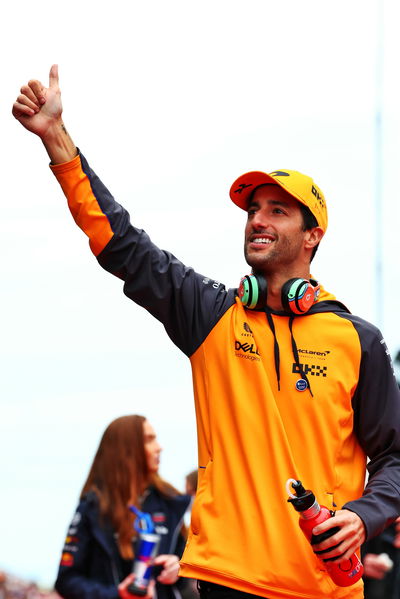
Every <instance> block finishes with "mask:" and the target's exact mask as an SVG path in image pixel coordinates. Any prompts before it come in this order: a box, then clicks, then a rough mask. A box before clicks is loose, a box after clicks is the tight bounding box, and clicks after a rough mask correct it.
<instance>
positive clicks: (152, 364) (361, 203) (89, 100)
mask: <svg viewBox="0 0 400 599" xmlns="http://www.w3.org/2000/svg"><path fill="white" fill-rule="evenodd" d="M399 12H400V8H399V5H398V2H396V0H353V1H352V2H348V1H344V0H336V2H327V1H326V0H304V1H303V2H299V1H298V0H282V1H281V2H272V1H271V0H246V2H243V1H239V0H203V1H202V2H201V3H200V2H194V1H192V0H169V1H166V0H149V1H148V2H138V1H137V0H130V1H129V2H128V1H123V0H114V1H113V2H112V3H110V2H104V1H102V0H98V1H96V2H94V0H87V1H86V2H78V1H76V0H70V1H69V2H68V3H55V2H50V0H44V1H42V2H41V3H40V5H37V4H36V5H34V3H28V2H27V1H26V0H22V1H21V2H20V3H14V4H10V3H9V4H8V5H7V7H6V9H5V11H4V14H3V17H2V35H1V36H0V49H1V55H2V57H3V61H2V94H1V97H2V99H1V111H0V127H1V129H0V130H1V135H2V144H1V150H0V151H1V165H2V173H3V174H2V187H3V194H2V196H3V202H2V205H3V208H2V218H1V221H0V229H1V234H0V244H1V245H0V256H1V277H0V286H1V305H2V309H1V313H0V318H1V322H0V326H1V328H0V330H1V345H0V351H1V362H0V363H1V377H0V397H1V399H0V401H1V420H0V463H1V483H2V484H1V494H0V508H1V509H0V570H3V571H6V572H9V573H11V574H13V575H15V576H17V577H21V578H22V579H26V580H29V581H34V582H36V583H37V584H38V585H39V586H41V587H48V588H51V586H52V584H53V581H54V578H55V575H56V571H57V566H58V561H59V557H60V552H61V548H62V546H63V539H64V535H65V533H66V530H67V526H68V523H69V520H70V518H71V517H72V515H73V512H74V510H75V506H76V503H77V500H78V496H79V493H80V490H81V487H82V485H83V482H84V479H85V477H86V475H87V471H88V468H89V465H90V463H91V461H92V458H93V455H94V451H95V449H96V447H97V444H98V442H99V439H100V436H101V434H102V432H103V430H104V428H105V426H106V425H107V424H108V423H109V421H110V420H112V419H113V418H116V417H117V416H120V415H123V414H128V413H139V414H143V415H145V416H146V417H147V418H148V419H149V421H150V422H151V424H152V425H153V426H154V428H155V429H156V431H157V433H158V436H159V440H160V442H161V444H162V446H163V447H164V452H163V455H162V464H161V474H162V475H163V476H164V477H165V478H166V479H167V480H169V481H171V482H172V483H173V484H175V486H177V487H178V488H180V489H182V490H183V488H184V477H185V475H186V474H187V473H188V472H189V471H191V470H192V469H193V468H195V467H196V466H197V453H196V438H195V435H196V432H195V422H194V410H193V403H192V389H191V373H190V368H189V362H188V360H187V359H186V358H185V356H184V355H183V354H181V352H180V351H179V350H178V349H176V348H175V347H174V346H173V345H172V344H171V342H170V341H169V339H168V337H167V336H166V334H165V333H164V331H163V329H162V327H161V325H160V324H159V323H158V322H156V321H154V320H153V319H152V318H151V317H150V316H149V315H148V314H147V313H146V312H145V311H144V310H142V309H141V308H139V307H137V306H135V305H134V304H133V303H132V302H130V301H129V300H128V299H127V298H126V297H125V296H124V295H123V294H122V284H121V282H120V281H119V280H117V279H114V278H113V277H112V276H110V275H108V274H106V273H105V272H103V271H102V270H101V268H100V267H99V266H98V265H97V263H96V260H95V259H94V257H93V256H92V255H91V253H90V251H89V248H88V243H87V240H86V238H85V236H84V235H83V234H82V233H81V231H80V230H78V229H77V228H76V226H75V224H74V223H73V221H72V218H71V216H70V214H69V211H68V209H67V207H66V203H65V200H64V196H63V194H62V192H61V190H60V189H59V187H58V184H57V182H56V180H55V179H54V177H53V175H52V174H51V172H50V169H49V168H48V159H47V155H46V153H45V151H44V149H43V148H42V146H41V143H40V141H39V140H38V139H37V138H35V137H34V136H32V135H31V134H29V133H28V132H26V131H25V130H24V129H23V128H22V127H21V126H20V125H19V124H18V123H17V122H16V121H15V120H14V119H13V118H12V116H11V106H12V103H13V101H14V100H15V98H16V96H17V95H18V93H19V88H20V87H21V85H22V84H24V83H26V82H27V81H28V80H29V79H31V78H38V79H41V80H42V81H43V82H44V83H45V84H46V85H47V83H48V72H49V69H50V66H51V64H52V63H58V64H59V72H60V84H61V89H62V93H63V104H64V120H65V124H66V127H67V129H68V130H69V132H70V134H71V136H72V137H73V139H74V141H75V143H76V144H77V145H78V146H79V147H80V149H81V150H82V152H83V153H84V154H85V156H86V157H87V158H88V160H89V162H90V164H91V166H92V168H94V170H95V171H96V172H97V173H98V174H99V175H100V177H101V178H102V180H103V181H104V183H105V184H106V185H107V186H108V187H109V188H110V190H111V191H112V193H113V194H114V196H115V197H116V198H117V200H118V201H119V202H120V203H122V204H123V205H124V206H125V207H126V208H127V209H128V210H129V212H130V214H131V217H132V220H133V221H134V223H135V224H137V225H138V226H139V227H141V228H144V229H145V230H146V231H147V232H148V233H149V234H150V235H151V237H152V239H153V240H154V241H155V242H156V243H157V244H158V245H159V246H160V247H163V248H165V249H168V250H170V251H172V252H173V253H174V254H175V255H176V256H178V257H179V258H180V259H181V260H182V261H183V262H185V263H186V264H188V265H191V266H193V267H194V268H195V269H196V270H197V271H199V272H200V273H202V274H204V275H207V276H210V277H212V278H215V279H218V280H220V281H222V282H223V283H224V284H225V285H227V286H229V287H232V286H234V287H235V286H237V284H238V281H239V279H240V277H241V276H242V275H243V274H245V273H246V272H247V271H248V269H247V266H246V264H245V261H244V259H243V229H244V222H245V215H244V213H243V212H242V211H241V210H239V209H237V208H236V207H235V206H234V205H233V204H231V202H230V201H229V196H228V191H229V188H230V185H231V183H232V182H233V181H234V179H235V178H236V177H237V176H238V175H240V174H242V173H244V172H246V171H248V170H265V171H267V172H268V171H272V170H275V169H282V168H289V169H295V170H300V171H302V172H304V173H306V174H309V175H311V176H312V177H313V178H314V179H315V181H316V182H317V184H318V185H319V186H320V187H321V188H322V190H323V191H324V193H325V196H326V198H327V202H328V210H329V219H330V222H329V227H328V232H327V234H326V237H325V239H324V241H323V243H322V244H321V247H320V249H319V251H318V253H317V256H316V258H315V260H314V262H313V275H314V276H315V277H316V278H317V279H319V281H320V282H321V283H322V284H323V285H324V287H325V288H326V289H328V290H329V291H331V292H332V293H334V294H335V295H336V296H337V297H338V298H339V299H340V300H341V301H343V302H344V303H345V304H346V305H347V306H348V307H349V308H350V310H351V311H352V312H354V313H356V314H358V315H359V316H361V317H363V318H365V319H367V320H370V321H372V322H374V323H375V324H377V325H378V326H379V327H380V328H381V330H382V332H383V334H384V336H385V339H386V341H387V344H388V347H389V350H390V352H391V354H392V355H393V357H395V356H396V355H397V352H398V350H399V348H400V321H399V317H398V297H399V294H400V293H399V292H400V282H399V276H398V275H399V266H398V255H399V234H398V223H399V220H400V207H399V201H398V196H399V190H398V178H399V176H398V164H397V159H398V153H399V152H398V151H399V141H400V118H399V111H398V106H399V100H400V91H399V86H398V56H399V53H400V39H399V37H398V26H397V23H398V18H399Z"/></svg>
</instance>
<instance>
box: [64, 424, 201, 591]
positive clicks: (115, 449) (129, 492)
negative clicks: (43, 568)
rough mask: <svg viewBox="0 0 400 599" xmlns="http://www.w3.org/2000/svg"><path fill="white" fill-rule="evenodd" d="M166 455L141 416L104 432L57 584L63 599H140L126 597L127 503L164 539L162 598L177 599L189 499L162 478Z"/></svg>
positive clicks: (159, 564)
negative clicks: (148, 516)
mask: <svg viewBox="0 0 400 599" xmlns="http://www.w3.org/2000/svg"><path fill="white" fill-rule="evenodd" d="M160 453H161V447H160V445H159V443H158V440H157V437H156V434H155V432H154V429H153V427H152V426H151V424H150V423H149V422H148V421H147V420H146V419H145V418H144V417H143V416H138V415H129V416H122V417H120V418H117V419H116V420H113V422H111V424H110V425H109V426H108V427H107V429H106V430H105V432H104V434H103V437H102V439H101V441H100V445H99V447H98V449H97V452H96V455H95V457H94V460H93V464H92V466H91V468H90V472H89V475H88V478H87V480H86V482H85V484H84V486H83V489H82V493H81V496H80V503H79V505H78V508H77V511H76V513H75V515H74V517H73V519H72V522H71V524H70V527H69V530H68V533H67V538H66V540H65V545H64V549H63V553H62V557H61V562H60V567H59V571H58V576H57V580H56V583H55V588H56V590H57V591H58V593H59V594H60V595H61V596H62V597H64V598H65V599H118V598H119V597H121V598H122V599H127V597H131V598H134V596H133V595H130V594H129V593H128V591H127V586H128V585H129V584H130V583H131V582H132V580H133V576H132V574H131V572H132V565H133V559H134V554H135V537H136V535H135V530H134V526H133V524H134V519H135V516H134V514H133V513H132V512H131V511H130V510H129V507H128V506H129V505H134V506H135V507H136V508H138V509H139V510H140V511H142V512H146V513H149V514H151V516H152V520H153V523H154V526H155V532H157V533H158V534H159V535H160V536H161V541H160V546H159V554H158V556H157V557H156V558H155V561H154V564H155V568H154V575H155V578H156V584H155V591H156V595H157V598H158V599H179V595H180V593H179V585H180V584H182V585H184V581H183V579H179V577H178V571H179V558H180V556H181V554H182V552H183V548H184V544H185V535H184V528H183V526H182V521H183V516H184V513H185V511H186V509H187V507H188V505H189V503H190V497H188V496H186V495H182V494H180V493H179V492H178V491H177V490H176V489H175V488H174V487H173V486H172V485H170V484H169V483H167V482H166V481H164V480H163V479H162V478H160V476H159V475H158V468H159V463H160ZM152 594H154V587H153V586H151V587H150V592H149V595H152Z"/></svg>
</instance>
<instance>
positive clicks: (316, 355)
mask: <svg viewBox="0 0 400 599" xmlns="http://www.w3.org/2000/svg"><path fill="white" fill-rule="evenodd" d="M297 351H298V352H299V354H302V357H303V358H304V359H306V358H309V357H310V356H312V357H313V358H318V359H319V360H324V359H325V358H326V357H327V356H329V354H330V353H331V352H330V350H329V349H327V350H326V351H314V350H313V349H300V348H299V349H298V350H297Z"/></svg>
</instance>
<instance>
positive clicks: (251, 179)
mask: <svg viewBox="0 0 400 599" xmlns="http://www.w3.org/2000/svg"><path fill="white" fill-rule="evenodd" d="M268 183H272V184H273V185H279V182H278V181H276V179H274V178H273V177H271V175H268V174H267V173H262V172H261V171H251V172H250V173H245V174H244V175H241V176H240V177H239V178H238V179H236V181H235V182H234V183H233V185H232V187H231V189H230V191H229V195H230V198H231V200H232V202H233V203H234V204H236V206H239V208H242V210H247V206H248V202H249V197H250V195H251V194H252V193H253V191H254V189H255V188H256V187H258V186H259V185H267V184H268ZM280 187H281V186H280Z"/></svg>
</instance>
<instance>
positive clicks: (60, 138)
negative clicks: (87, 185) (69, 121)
mask: <svg viewBox="0 0 400 599" xmlns="http://www.w3.org/2000/svg"><path fill="white" fill-rule="evenodd" d="M41 140H42V142H43V145H44V147H45V148H46V151H47V153H48V155H49V157H50V160H51V163H52V164H62V163H63V162H69V161H70V160H72V159H73V158H75V156H76V155H77V153H78V151H77V149H76V146H75V144H74V142H73V141H72V139H71V137H70V136H69V133H68V131H67V129H66V128H65V125H64V123H63V121H62V119H59V120H57V121H56V122H55V123H53V124H51V125H50V126H49V127H48V129H47V130H46V132H45V133H44V134H43V135H42V136H41Z"/></svg>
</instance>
